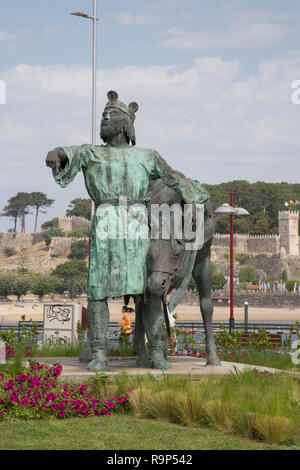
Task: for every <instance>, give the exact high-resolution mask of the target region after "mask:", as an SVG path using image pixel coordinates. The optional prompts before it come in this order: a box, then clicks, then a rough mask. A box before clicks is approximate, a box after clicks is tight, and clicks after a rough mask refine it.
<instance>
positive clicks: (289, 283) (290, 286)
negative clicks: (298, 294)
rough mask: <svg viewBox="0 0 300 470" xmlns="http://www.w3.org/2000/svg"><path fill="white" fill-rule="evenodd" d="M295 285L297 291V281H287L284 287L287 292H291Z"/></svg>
mask: <svg viewBox="0 0 300 470" xmlns="http://www.w3.org/2000/svg"><path fill="white" fill-rule="evenodd" d="M295 284H296V289H297V291H298V289H299V281H298V280H297V279H289V280H288V281H286V282H285V287H286V289H287V290H288V291H289V292H292V291H293V290H294V286H295Z"/></svg>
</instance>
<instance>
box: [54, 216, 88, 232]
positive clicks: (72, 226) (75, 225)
mask: <svg viewBox="0 0 300 470" xmlns="http://www.w3.org/2000/svg"><path fill="white" fill-rule="evenodd" d="M53 226H54V227H59V228H61V229H62V230H63V231H64V232H70V231H71V230H76V229H80V228H86V227H90V226H91V223H90V221H89V220H87V219H85V218H84V217H55V218H54V219H53Z"/></svg>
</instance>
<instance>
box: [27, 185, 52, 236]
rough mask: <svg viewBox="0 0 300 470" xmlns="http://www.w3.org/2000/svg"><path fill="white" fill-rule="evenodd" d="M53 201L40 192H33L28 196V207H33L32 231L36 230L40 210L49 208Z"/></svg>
mask: <svg viewBox="0 0 300 470" xmlns="http://www.w3.org/2000/svg"><path fill="white" fill-rule="evenodd" d="M53 203H54V199H49V198H48V197H47V195H46V194H44V193H41V192H33V193H31V194H30V204H29V205H30V206H32V207H35V222H34V231H35V232H36V229H37V222H38V215H39V211H40V210H41V209H44V208H46V207H51V206H52V204H53Z"/></svg>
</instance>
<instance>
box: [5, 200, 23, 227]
mask: <svg viewBox="0 0 300 470" xmlns="http://www.w3.org/2000/svg"><path fill="white" fill-rule="evenodd" d="M1 216H2V217H10V218H11V219H13V221H14V228H13V231H14V232H16V231H17V223H18V218H19V217H20V207H19V204H18V201H17V200H16V198H15V196H14V197H12V198H10V199H9V200H8V205H7V206H5V207H4V208H3V212H2V213H1Z"/></svg>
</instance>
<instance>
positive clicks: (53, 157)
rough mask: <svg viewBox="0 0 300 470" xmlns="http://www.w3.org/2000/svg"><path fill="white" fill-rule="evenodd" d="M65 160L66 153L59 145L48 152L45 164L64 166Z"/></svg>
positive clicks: (56, 166)
mask: <svg viewBox="0 0 300 470" xmlns="http://www.w3.org/2000/svg"><path fill="white" fill-rule="evenodd" d="M66 162H67V155H66V154H65V152H64V150H63V149H62V148H61V147H56V148H55V149H53V150H51V151H50V152H48V155H47V157H46V165H47V166H49V167H50V168H56V169H57V170H58V169H59V168H64V166H65V164H66Z"/></svg>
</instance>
